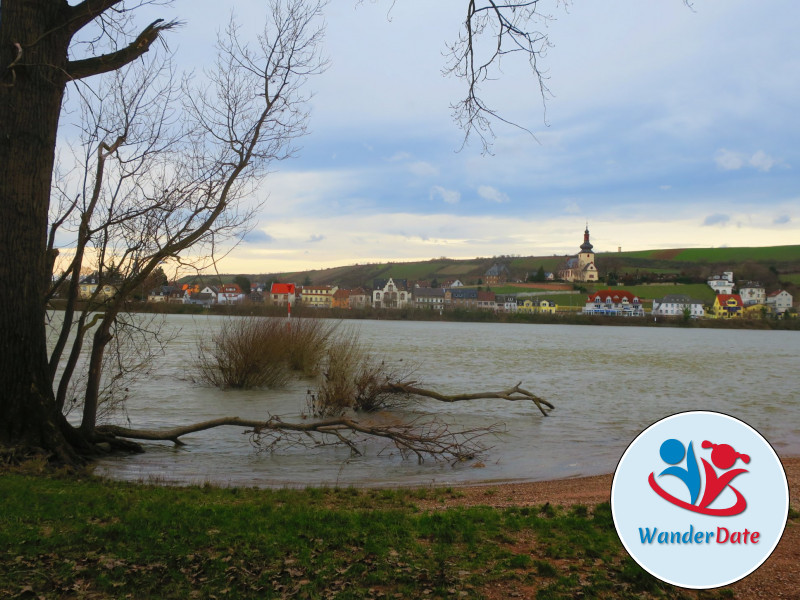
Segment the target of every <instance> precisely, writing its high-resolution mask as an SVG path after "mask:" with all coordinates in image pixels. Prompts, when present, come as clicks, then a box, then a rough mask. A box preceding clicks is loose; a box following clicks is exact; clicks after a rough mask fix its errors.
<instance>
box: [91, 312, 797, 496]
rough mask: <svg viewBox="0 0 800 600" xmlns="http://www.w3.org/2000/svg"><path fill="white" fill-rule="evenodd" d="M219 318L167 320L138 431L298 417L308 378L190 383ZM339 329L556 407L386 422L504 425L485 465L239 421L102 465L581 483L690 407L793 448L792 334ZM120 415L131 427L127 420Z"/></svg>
mask: <svg viewBox="0 0 800 600" xmlns="http://www.w3.org/2000/svg"><path fill="white" fill-rule="evenodd" d="M223 318H224V317H205V316H189V315H170V316H168V317H167V318H166V319H167V320H166V324H165V326H166V328H167V329H170V330H172V331H173V332H175V333H177V336H176V337H175V339H173V340H172V341H171V342H170V343H169V344H168V346H167V348H166V355H165V356H163V357H162V358H160V359H159V360H158V362H157V365H156V367H155V370H154V372H153V373H152V374H151V375H149V376H148V377H147V379H146V380H144V381H138V382H136V383H135V384H134V385H133V386H131V388H130V398H129V400H128V404H127V418H128V419H129V421H130V426H132V427H137V428H147V427H152V428H164V427H173V426H176V425H183V424H189V423H194V422H197V421H202V420H206V419H212V418H216V417H222V416H239V417H243V418H253V419H264V420H266V418H268V416H269V415H280V416H281V417H282V418H283V419H285V420H290V419H297V420H299V419H300V418H301V417H300V415H301V413H302V412H303V411H304V410H305V397H306V390H307V389H308V388H309V385H310V383H309V381H297V382H295V383H291V384H290V385H289V387H287V388H285V389H282V390H277V391H275V390H257V391H236V390H228V391H220V390H218V389H214V388H208V387H203V386H201V385H199V384H197V383H195V382H194V362H195V360H196V357H197V348H198V342H199V341H200V340H208V339H210V337H211V335H213V332H214V331H215V330H216V329H217V328H218V327H219V325H220V323H221V322H222V319H223ZM341 327H343V328H354V329H356V330H357V331H358V333H359V334H360V338H361V340H362V341H363V342H365V343H366V344H367V345H369V347H370V348H371V349H372V352H373V353H374V354H376V355H377V356H379V357H381V358H383V359H385V360H386V361H387V362H388V363H390V364H401V365H409V366H411V367H413V369H414V372H413V377H412V378H413V379H414V380H415V381H418V382H419V385H420V386H421V387H427V388H430V389H436V390H438V391H441V392H444V393H461V392H474V391H488V390H494V391H497V390H501V389H505V388H507V387H510V386H512V385H514V384H516V383H518V382H522V387H523V388H526V389H528V390H530V391H532V392H534V393H535V394H537V395H539V396H540V397H542V398H545V399H547V400H549V401H550V402H552V403H553V404H554V405H555V407H556V408H555V410H553V411H552V412H550V415H549V416H548V417H542V415H541V413H540V412H539V410H538V409H537V408H536V407H535V406H534V405H533V404H532V403H528V402H524V403H523V402H513V403H511V402H507V401H503V400H470V401H465V402H459V403H457V404H443V403H441V402H437V401H434V400H422V401H420V402H418V403H416V404H414V405H413V407H412V408H410V409H406V410H404V411H393V412H392V413H391V414H389V415H388V416H386V415H385V416H384V418H397V419H404V420H408V419H412V418H420V419H426V418H431V417H433V416H435V417H437V418H439V419H440V420H442V421H445V422H447V423H449V424H451V425H452V427H453V428H454V429H455V428H471V427H481V426H487V425H492V424H503V431H502V433H499V434H497V435H495V436H493V437H491V438H490V439H487V440H486V442H487V444H488V445H490V446H491V448H490V449H489V450H488V451H487V453H486V454H485V455H484V456H483V457H482V458H481V460H480V461H472V462H466V463H460V464H457V465H456V466H451V465H450V464H447V463H441V462H439V463H437V462H435V461H433V460H428V461H426V462H424V463H422V464H419V463H418V462H417V460H416V459H413V458H410V459H403V458H401V457H400V456H399V455H398V454H397V452H396V451H394V452H393V451H392V449H386V448H385V447H384V445H383V444H368V445H366V446H365V448H364V449H365V455H364V456H351V455H350V452H349V451H348V450H346V449H343V448H337V447H331V446H327V447H316V448H311V449H308V448H287V449H283V450H280V451H277V452H273V453H259V452H257V451H256V450H255V449H254V448H253V447H252V446H251V445H250V443H249V438H248V436H247V435H245V434H243V429H242V428H237V427H225V428H218V429H212V430H208V431H204V432H199V433H195V434H192V435H188V436H186V437H184V438H182V439H183V441H185V442H186V445H185V446H182V447H174V446H173V445H172V444H171V443H170V442H163V443H162V442H153V443H145V444H144V446H145V448H146V453H145V454H140V455H133V456H122V457H112V458H107V459H104V460H102V461H100V463H99V464H98V467H97V472H98V473H100V474H103V475H106V476H108V477H112V478H117V479H129V480H131V479H132V480H140V479H141V480H145V481H147V480H155V481H162V482H166V483H204V482H212V483H215V484H222V485H235V486H269V487H283V486H301V487H305V486H312V485H330V486H332V485H355V486H359V485H388V486H400V485H429V484H437V485H446V484H451V483H452V484H464V483H477V482H484V481H496V482H501V481H533V480H545V479H554V478H565V477H576V476H582V475H593V474H600V473H608V472H611V471H613V470H614V468H615V467H616V464H617V461H618V460H619V458H620V456H621V455H622V453H623V452H624V450H625V448H626V447H627V445H628V444H629V443H630V442H631V441H632V440H633V438H634V437H635V436H636V435H637V434H638V433H639V432H640V431H641V430H642V429H644V428H645V427H647V426H648V425H650V424H651V423H653V422H655V421H657V420H659V419H661V418H663V417H665V416H667V415H670V414H673V413H676V412H681V411H686V410H711V411H719V412H723V413H726V414H729V415H732V416H734V417H737V418H739V419H741V420H743V421H745V422H746V423H748V424H750V425H751V426H752V427H754V428H755V429H757V430H758V431H759V432H760V433H761V434H762V435H763V436H764V437H765V438H766V439H767V440H768V441H769V442H770V443H771V444H772V445H773V447H774V448H775V450H776V451H777V452H778V453H779V454H783V455H800V372H799V371H798V365H800V361H799V357H800V334H798V333H797V332H792V331H751V330H717V329H680V328H651V327H611V326H607V327H606V326H594V327H593V326H581V325H528V324H499V323H449V322H448V323H439V322H405V321H402V322H398V321H345V322H343V323H342V324H341ZM400 361H402V362H400ZM357 418H367V417H361V416H358V417H357ZM116 422H118V423H120V424H127V422H126V420H125V419H124V418H120V417H117V419H116ZM709 435H710V436H711V437H712V438H713V432H710V433H709ZM712 441H716V440H713V439H712ZM657 460H658V459H657V458H656V457H654V461H657Z"/></svg>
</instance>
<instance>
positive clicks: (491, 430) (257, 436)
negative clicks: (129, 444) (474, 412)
mask: <svg viewBox="0 0 800 600" xmlns="http://www.w3.org/2000/svg"><path fill="white" fill-rule="evenodd" d="M226 425H232V426H241V427H249V428H251V429H250V430H249V431H246V432H245V433H249V434H251V442H252V443H253V444H254V445H255V446H256V447H258V448H259V449H260V450H262V451H270V452H274V451H276V450H278V449H280V448H284V447H287V446H297V445H299V446H305V447H316V446H326V445H345V446H347V447H348V448H350V451H351V452H352V453H353V454H357V455H361V454H363V452H362V450H361V449H360V448H359V445H360V444H361V443H362V442H363V441H365V440H366V439H370V438H382V439H385V440H387V441H389V442H391V443H392V444H393V445H394V446H395V447H396V448H397V449H398V450H399V451H400V453H401V454H402V455H403V456H409V455H414V456H416V457H417V460H418V461H419V462H423V460H424V459H425V458H426V457H432V458H434V459H436V460H447V461H449V462H458V461H462V460H469V459H473V458H476V457H477V456H479V455H481V454H483V453H484V452H485V451H486V450H488V448H487V447H486V446H485V445H484V444H483V443H482V442H483V438H484V437H486V436H488V435H493V434H496V433H498V432H500V431H501V426H498V425H490V426H488V427H478V428H473V429H467V430H458V431H452V430H451V429H450V427H449V426H448V425H447V424H446V423H444V422H442V421H439V420H438V419H431V420H416V421H412V422H410V423H404V424H399V425H378V424H372V423H362V422H360V421H356V420H354V419H350V418H347V417H338V418H332V419H323V420H320V421H309V422H303V423H292V422H287V421H284V420H282V419H281V418H280V417H275V416H273V417H270V418H269V419H268V420H267V421H257V420H253V419H241V418H239V417H222V418H219V419H212V420H209V421H202V422H200V423H194V424H191V425H184V426H181V427H174V428H171V429H162V430H157V429H129V428H126V427H120V426H118V425H104V426H102V427H98V428H97V431H98V432H100V433H102V434H107V435H114V436H117V437H123V438H130V439H138V440H154V441H156V440H162V441H171V442H173V443H174V444H176V445H184V442H182V441H181V440H180V438H181V437H182V436H184V435H188V434H190V433H195V432H198V431H204V430H207V429H212V428H214V427H222V426H226Z"/></svg>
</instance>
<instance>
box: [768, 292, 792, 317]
mask: <svg viewBox="0 0 800 600" xmlns="http://www.w3.org/2000/svg"><path fill="white" fill-rule="evenodd" d="M766 302H767V306H768V307H769V308H770V310H771V312H774V313H775V314H776V315H782V314H783V313H785V312H786V311H787V310H789V309H790V308H792V302H794V298H792V295H791V294H790V293H789V292H787V291H786V290H776V291H774V292H772V293H771V294H770V295H769V296H767V301H766Z"/></svg>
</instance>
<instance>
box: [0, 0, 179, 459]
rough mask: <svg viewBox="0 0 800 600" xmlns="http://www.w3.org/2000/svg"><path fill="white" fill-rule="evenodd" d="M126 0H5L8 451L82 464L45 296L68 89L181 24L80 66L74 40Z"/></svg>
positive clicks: (0, 27) (0, 411)
mask: <svg viewBox="0 0 800 600" xmlns="http://www.w3.org/2000/svg"><path fill="white" fill-rule="evenodd" d="M118 2H119V0H102V1H98V2H89V1H87V2H83V3H81V4H79V5H77V6H75V7H71V6H70V5H69V4H68V3H67V2H66V0H2V8H1V10H2V18H0V289H2V290H3V291H4V296H3V302H2V303H0V332H2V336H0V390H1V391H0V446H8V447H27V448H38V449H41V450H43V451H45V452H47V453H48V454H50V455H51V456H53V457H54V458H55V459H56V460H58V461H61V462H68V463H72V462H76V460H77V454H76V452H75V449H76V448H79V449H83V450H86V449H88V448H89V446H88V444H87V443H86V441H85V436H81V435H80V434H78V432H77V431H76V430H75V429H74V428H73V427H71V426H70V425H69V423H67V421H66V419H64V417H63V415H62V414H61V412H60V411H59V410H58V407H57V405H56V401H55V398H54V395H53V389H52V382H51V378H50V371H49V367H48V357H47V333H46V329H45V303H44V298H45V296H46V294H47V291H48V289H49V286H50V279H51V277H52V272H51V271H52V269H51V267H52V264H53V261H52V258H53V257H52V256H51V255H49V253H48V245H47V228H48V210H49V205H50V183H51V177H52V173H53V164H54V157H55V148H56V137H57V133H58V121H59V117H60V113H61V103H62V100H63V94H64V89H65V87H66V84H67V82H68V80H69V79H70V78H71V76H70V69H72V70H75V71H76V75H75V76H78V77H88V76H90V75H92V74H96V73H102V72H106V71H108V70H109V65H111V64H112V63H113V67H114V68H119V67H120V66H122V65H123V64H124V63H125V62H129V61H131V60H134V59H135V58H137V57H138V56H141V54H143V53H144V52H147V50H148V48H149V46H150V45H151V44H152V43H153V41H155V39H157V38H158V36H159V35H160V33H161V32H162V31H163V30H164V29H166V28H169V27H172V25H173V24H162V23H160V22H155V23H153V24H151V25H150V26H149V27H148V28H146V29H145V30H144V31H143V32H142V34H141V35H140V36H139V37H137V38H136V40H135V41H134V42H133V45H132V46H133V47H132V48H131V49H126V51H127V53H126V54H124V56H123V55H122V54H120V53H118V54H117V55H114V56H112V57H99V58H97V59H96V60H94V61H93V60H92V59H87V60H86V61H78V62H76V63H70V62H69V60H68V52H69V46H70V43H71V40H72V36H73V35H74V34H75V33H76V32H77V31H79V30H80V29H81V28H82V27H84V26H85V25H86V24H88V23H89V22H91V21H92V20H93V19H94V18H95V17H97V16H98V15H99V14H101V13H102V12H104V11H106V10H108V9H109V7H112V6H113V5H115V4H118Z"/></svg>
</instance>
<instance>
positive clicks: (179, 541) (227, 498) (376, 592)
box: [0, 473, 722, 599]
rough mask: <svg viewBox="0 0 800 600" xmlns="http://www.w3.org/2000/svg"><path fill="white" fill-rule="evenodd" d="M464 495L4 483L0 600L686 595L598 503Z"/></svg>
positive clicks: (0, 490) (36, 479) (0, 487)
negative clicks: (501, 501)
mask: <svg viewBox="0 0 800 600" xmlns="http://www.w3.org/2000/svg"><path fill="white" fill-rule="evenodd" d="M458 495H459V494H458V492H457V491H454V490H452V489H451V488H443V489H433V488H426V489H424V490H399V491H398V490H384V489H365V490H356V489H352V488H347V489H308V490H256V489H239V488H228V489H219V488H214V487H210V486H206V487H186V488H174V487H157V486H152V485H132V484H125V483H118V482H107V481H102V480H98V479H95V478H91V477H83V478H78V477H69V478H68V477H63V478H58V477H49V478H48V477H44V476H41V475H27V474H21V473H6V474H4V475H2V476H0V498H2V499H3V511H2V513H0V597H9V598H14V597H23V598H26V597H40V598H61V597H76V598H107V597H115V598H124V597H133V598H193V597H203V598H211V597H217V598H281V597H288V596H296V597H302V598H328V597H336V598H377V597H388V598H392V597H399V598H421V597H431V598H441V597H466V598H481V597H484V596H485V592H486V591H487V590H488V589H489V588H491V589H492V590H498V589H499V590H505V591H506V592H507V593H506V594H504V595H511V592H514V591H516V590H518V589H521V588H524V589H527V590H533V593H535V594H537V596H536V597H539V598H572V597H578V596H580V597H586V598H590V597H591V598H655V597H658V598H667V599H672V598H675V599H677V598H683V597H684V596H683V595H682V594H683V591H681V590H679V589H677V588H673V587H671V586H668V585H665V584H662V583H660V582H658V581H657V580H655V579H653V578H652V577H651V576H649V575H648V574H647V573H645V572H644V571H642V570H641V569H640V568H639V567H638V566H637V565H636V564H635V563H633V562H632V561H631V560H630V559H629V558H628V557H627V555H626V554H625V552H624V550H623V549H622V547H621V545H620V543H619V541H618V538H617V536H616V534H615V532H614V528H613V525H612V521H611V512H610V507H609V505H608V504H607V503H606V504H600V505H598V506H597V507H593V508H587V507H582V506H577V507H573V508H570V509H564V508H560V507H553V506H551V505H545V506H541V507H513V508H505V509H496V508H489V507H485V506H478V507H451V508H443V507H442V506H441V504H440V503H442V502H446V501H447V500H448V499H451V498H457V497H458ZM420 502H427V503H428V505H431V504H433V505H436V506H437V508H435V509H425V508H422V507H420V505H419V503H420ZM708 597H717V596H715V595H712V596H708ZM720 597H722V596H720Z"/></svg>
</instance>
